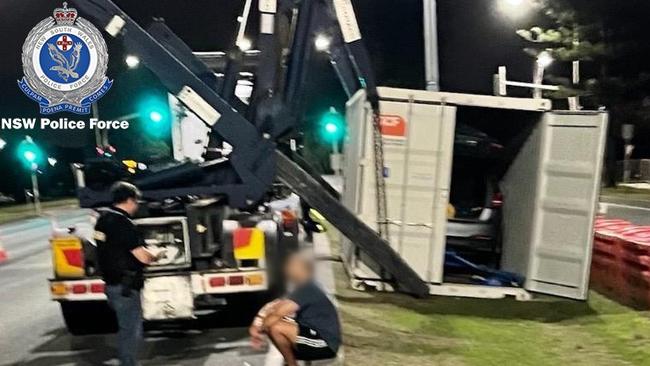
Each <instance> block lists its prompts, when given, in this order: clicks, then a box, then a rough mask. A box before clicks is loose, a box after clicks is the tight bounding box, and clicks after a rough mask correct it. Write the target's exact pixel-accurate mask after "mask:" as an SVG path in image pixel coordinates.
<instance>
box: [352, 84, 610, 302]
mask: <svg viewBox="0 0 650 366" xmlns="http://www.w3.org/2000/svg"><path fill="white" fill-rule="evenodd" d="M379 95H380V97H381V103H380V107H381V113H382V116H381V121H382V134H383V142H384V154H385V158H384V160H385V167H386V169H385V175H386V178H385V179H386V196H387V204H388V221H389V222H390V226H389V227H390V229H389V239H390V242H391V246H392V247H393V249H394V250H395V251H396V252H397V253H399V254H400V256H402V258H404V259H405V261H406V262H407V263H409V264H410V265H411V266H412V268H413V269H414V270H415V271H416V272H417V273H418V274H419V275H420V277H421V278H422V279H423V280H425V281H426V282H428V283H430V285H431V286H430V288H431V293H432V294H443V295H457V296H480V297H503V296H505V295H513V296H517V297H518V298H521V299H525V298H528V297H529V294H528V293H527V292H526V290H531V291H537V292H542V293H549V294H554V295H559V296H566V297H571V298H576V299H584V298H586V295H587V288H588V278H589V267H590V262H591V246H592V235H591V234H592V229H593V217H594V214H595V207H596V201H597V194H598V187H599V183H600V172H601V165H602V156H603V149H604V137H605V132H606V126H607V114H605V113H597V112H578V113H574V112H571V113H568V112H550V111H549V110H550V101H548V100H544V99H523V98H506V97H492V96H479V95H467V94H453V93H440V92H427V91H420V90H404V89H392V88H379ZM465 107H472V108H489V109H496V110H504V111H506V110H508V111H513V110H514V111H525V112H527V113H529V114H531V116H532V117H533V118H534V120H535V121H536V122H535V126H534V128H533V132H532V133H531V135H530V136H529V138H528V139H527V141H526V142H525V143H524V145H523V147H522V148H521V150H520V151H519V154H518V155H517V157H516V158H515V160H514V162H513V163H512V164H511V165H510V168H509V170H508V172H507V174H506V175H505V178H504V179H503V180H502V182H501V186H502V191H503V193H504V208H503V211H504V213H503V214H504V217H505V218H504V226H503V236H504V240H503V248H502V250H503V256H502V264H503V266H504V269H507V270H509V271H512V272H515V273H518V274H520V275H522V276H524V277H525V278H526V283H525V286H524V287H525V289H519V288H507V287H498V288H496V287H487V286H471V285H456V284H448V283H444V258H445V249H446V248H445V247H446V226H447V207H448V202H449V193H450V188H451V187H450V181H451V170H452V161H453V148H454V129H455V124H456V119H457V113H458V111H459V109H461V108H465ZM371 116H372V113H371V110H370V108H369V105H368V103H367V101H366V96H365V92H364V91H360V92H358V93H357V94H356V95H355V96H353V97H352V98H351V99H350V100H349V102H348V106H347V119H348V130H349V140H348V145H347V146H346V149H345V166H344V173H345V174H344V175H345V185H344V191H343V202H344V204H345V205H346V206H347V207H348V208H349V209H351V210H352V211H353V212H355V213H356V214H357V215H358V216H359V217H360V218H361V219H362V220H363V221H365V222H366V223H368V224H369V225H370V226H372V227H374V228H376V227H377V214H376V204H375V202H376V196H375V192H376V191H375V172H374V152H373V151H374V150H373V145H372V143H373V141H372V128H373V127H372V120H371ZM562 222H564V223H570V224H569V225H566V224H561V223H562ZM343 243H344V245H343V256H344V263H345V264H346V269H347V270H348V272H349V274H350V276H351V277H352V281H353V285H354V286H355V287H364V286H366V285H371V286H374V287H376V288H378V289H385V290H391V289H392V287H391V286H390V283H391V282H392V281H391V279H390V278H387V276H386V275H385V273H384V271H382V269H381V267H380V266H378V265H377V264H376V263H373V261H372V260H370V259H369V258H367V257H366V256H365V255H364V254H363V253H362V252H360V251H359V250H358V248H356V247H355V246H354V245H353V243H350V242H349V241H347V240H344V241H343Z"/></svg>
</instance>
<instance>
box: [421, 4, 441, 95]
mask: <svg viewBox="0 0 650 366" xmlns="http://www.w3.org/2000/svg"><path fill="white" fill-rule="evenodd" d="M423 5H424V9H423V12H424V62H425V64H424V69H425V75H426V79H427V80H426V81H427V90H430V91H440V60H439V56H438V4H437V1H436V0H423Z"/></svg>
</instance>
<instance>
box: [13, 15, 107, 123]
mask: <svg viewBox="0 0 650 366" xmlns="http://www.w3.org/2000/svg"><path fill="white" fill-rule="evenodd" d="M107 68H108V49H107V47H106V42H105V41H104V38H103V37H102V34H101V33H100V32H99V30H97V28H95V26H93V25H92V24H91V23H90V22H88V21H87V20H85V19H83V18H81V17H79V16H78V14H77V10H76V9H73V8H68V4H67V3H63V7H62V8H56V9H54V13H53V15H52V16H51V17H48V18H46V19H44V20H42V21H41V22H40V23H38V24H37V25H36V27H34V29H32V31H31V32H29V35H28V36H27V39H26V40H25V44H24V45H23V71H24V73H25V76H24V77H23V78H22V79H21V80H19V81H18V85H19V87H20V90H22V91H23V93H25V95H27V96H28V97H29V98H31V99H33V100H35V101H36V102H38V104H39V105H40V110H41V114H53V113H58V112H72V113H76V114H89V113H90V106H91V104H92V103H95V102H96V101H97V100H99V99H100V98H101V97H103V96H104V95H105V94H106V92H108V90H109V89H110V88H111V86H112V84H113V81H112V80H109V79H108V78H107V77H106V70H107Z"/></svg>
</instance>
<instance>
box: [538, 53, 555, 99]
mask: <svg viewBox="0 0 650 366" xmlns="http://www.w3.org/2000/svg"><path fill="white" fill-rule="evenodd" d="M552 63H553V56H551V54H550V53H549V52H548V51H542V52H541V53H540V54H539V55H537V60H536V61H535V67H534V71H533V84H536V85H542V83H543V82H544V71H545V70H546V68H547V67H549V66H550V65H551V64H552ZM533 98H535V99H541V98H542V89H540V88H534V89H533Z"/></svg>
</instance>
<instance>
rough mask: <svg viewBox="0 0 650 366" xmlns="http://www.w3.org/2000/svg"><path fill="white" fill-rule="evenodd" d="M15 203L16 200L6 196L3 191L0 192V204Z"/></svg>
mask: <svg viewBox="0 0 650 366" xmlns="http://www.w3.org/2000/svg"><path fill="white" fill-rule="evenodd" d="M11 203H16V200H15V199H14V198H13V197H11V196H6V195H5V194H4V193H2V192H0V205H6V204H11Z"/></svg>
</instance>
